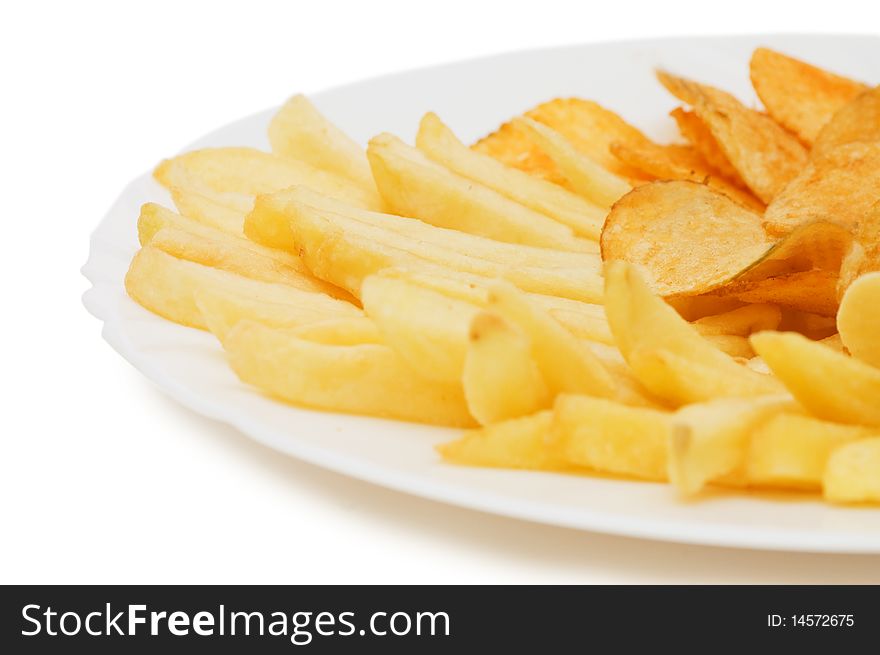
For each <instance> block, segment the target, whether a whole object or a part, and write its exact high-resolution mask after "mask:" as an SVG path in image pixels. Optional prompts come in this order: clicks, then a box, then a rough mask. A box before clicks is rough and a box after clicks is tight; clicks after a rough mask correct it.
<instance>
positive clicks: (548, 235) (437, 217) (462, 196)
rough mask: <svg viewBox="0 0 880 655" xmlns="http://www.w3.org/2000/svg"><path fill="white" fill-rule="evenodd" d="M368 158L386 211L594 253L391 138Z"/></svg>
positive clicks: (382, 138) (544, 219)
mask: <svg viewBox="0 0 880 655" xmlns="http://www.w3.org/2000/svg"><path fill="white" fill-rule="evenodd" d="M367 157H368V158H369V160H370V166H371V167H372V170H373V177H374V178H375V180H376V185H377V186H378V187H379V192H380V193H381V194H382V198H383V199H384V200H385V203H386V205H387V206H388V208H389V209H390V210H391V211H393V212H394V213H396V214H401V215H404V216H414V217H417V218H419V219H421V220H423V221H425V222H426V223H430V224H432V225H436V226H438V227H444V228H450V229H454V230H460V231H462V232H467V233H469V234H475V235H478V236H483V237H488V238H490V239H495V240H497V241H504V242H508V243H518V244H523V245H529V246H537V247H543V248H555V249H559V250H568V251H573V252H597V251H598V248H597V246H596V244H595V241H590V240H587V239H580V238H577V237H575V236H574V233H573V231H572V230H571V228H570V227H568V226H566V225H563V224H562V223H559V222H557V221H555V220H553V219H552V218H550V217H549V216H547V215H545V214H541V213H538V212H536V211H534V210H532V209H529V208H528V207H526V206H524V205H521V204H520V203H518V202H514V201H513V200H511V199H510V198H508V197H506V196H504V195H502V194H500V193H498V192H497V191H494V190H493V189H490V188H489V187H486V186H483V185H482V184H479V183H476V182H474V181H473V180H469V179H467V178H465V177H462V176H461V175H458V174H456V173H454V172H452V171H451V170H449V169H448V168H445V167H444V166H441V165H440V164H437V163H435V162H433V161H431V160H430V159H428V158H427V157H426V156H425V155H424V154H423V153H421V152H420V151H419V150H417V149H416V148H413V147H411V146H408V145H406V144H405V143H403V141H401V140H400V139H398V138H397V137H395V136H393V135H391V134H380V135H379V136H376V137H373V138H372V139H371V140H370V144H369V146H368V148H367Z"/></svg>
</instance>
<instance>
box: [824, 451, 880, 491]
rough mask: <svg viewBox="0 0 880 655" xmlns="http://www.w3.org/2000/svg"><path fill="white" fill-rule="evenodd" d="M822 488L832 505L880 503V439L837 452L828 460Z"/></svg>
mask: <svg viewBox="0 0 880 655" xmlns="http://www.w3.org/2000/svg"><path fill="white" fill-rule="evenodd" d="M822 488H823V491H824V494H825V499H826V500H829V501H831V502H832V503H880V437H874V438H872V439H864V440H862V441H856V442H855V443H851V444H847V445H845V446H842V447H840V448H839V449H838V450H836V451H835V452H834V453H833V454H832V455H831V458H830V459H829V460H828V467H827V468H826V469H825V475H824V476H823V479H822Z"/></svg>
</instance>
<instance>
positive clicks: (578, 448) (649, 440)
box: [549, 395, 670, 480]
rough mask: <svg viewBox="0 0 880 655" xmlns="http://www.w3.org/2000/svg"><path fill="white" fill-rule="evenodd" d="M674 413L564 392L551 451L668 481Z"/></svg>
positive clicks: (587, 464) (592, 466) (591, 464)
mask: <svg viewBox="0 0 880 655" xmlns="http://www.w3.org/2000/svg"><path fill="white" fill-rule="evenodd" d="M669 417H670V414H669V413H668V412H662V411H658V410H656V409H649V408H645V407H629V406H627V405H623V404H620V403H617V402H614V401H611V400H606V399H602V398H591V397H589V396H577V395H561V396H559V397H558V398H557V399H556V403H555V405H554V408H553V424H552V427H551V429H550V448H549V450H551V451H554V452H557V453H558V456H559V457H561V458H562V459H563V460H564V461H567V462H570V463H571V464H574V465H577V466H582V467H586V468H590V469H593V470H596V471H602V472H605V473H614V474H618V475H628V476H633V477H636V478H642V479H646V480H665V479H666V459H667V458H666V448H667V446H666V444H667V438H668V434H669V425H670V423H669Z"/></svg>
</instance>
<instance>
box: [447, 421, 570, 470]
mask: <svg viewBox="0 0 880 655" xmlns="http://www.w3.org/2000/svg"><path fill="white" fill-rule="evenodd" d="M552 421H553V412H552V411H550V410H549V409H545V410H541V411H540V412H536V413H535V414H532V415H531V416H522V417H520V418H515V419H510V420H508V421H502V422H501V423H494V424H492V425H487V426H484V427H481V428H478V429H476V430H469V431H467V432H466V433H465V434H464V435H462V436H461V437H459V438H458V439H456V440H455V441H450V442H447V443H442V444H439V445H438V446H437V452H439V453H440V455H441V456H442V457H443V459H445V460H446V461H447V462H450V463H452V464H463V465H465V466H489V467H499V468H514V469H533V470H538V471H564V470H568V469H570V468H571V465H569V464H568V463H566V462H565V461H564V460H562V459H561V458H560V457H559V456H558V455H557V454H556V452H555V450H553V449H550V448H547V446H546V444H545V443H544V441H545V439H546V437H547V433H548V431H549V430H550V424H551V422H552Z"/></svg>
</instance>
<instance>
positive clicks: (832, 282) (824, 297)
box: [716, 269, 837, 316]
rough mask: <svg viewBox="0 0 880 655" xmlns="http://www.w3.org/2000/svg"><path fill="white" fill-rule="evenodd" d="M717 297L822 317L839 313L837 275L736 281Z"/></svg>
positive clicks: (817, 273) (808, 273) (820, 272)
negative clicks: (774, 306)
mask: <svg viewBox="0 0 880 655" xmlns="http://www.w3.org/2000/svg"><path fill="white" fill-rule="evenodd" d="M716 293H719V294H723V295H725V296H731V297H733V298H736V299H737V300H742V301H744V302H756V303H773V304H776V305H779V306H780V307H787V308H790V309H797V310H801V311H804V312H811V313H813V314H819V315H820V316H834V315H835V314H836V313H837V273H835V272H833V271H823V270H818V269H816V270H811V271H800V272H797V273H790V274H788V275H780V276H777V277H768V278H762V279H757V280H742V281H735V282H733V283H731V284H729V285H727V286H726V287H724V288H723V289H720V290H718V291H717V292H716Z"/></svg>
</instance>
